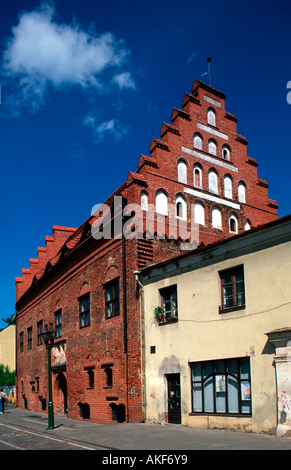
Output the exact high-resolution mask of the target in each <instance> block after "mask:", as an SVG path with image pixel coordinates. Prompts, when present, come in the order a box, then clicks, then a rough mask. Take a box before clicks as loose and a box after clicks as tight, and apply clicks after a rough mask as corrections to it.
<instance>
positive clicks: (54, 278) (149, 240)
mask: <svg viewBox="0 0 291 470" xmlns="http://www.w3.org/2000/svg"><path fill="white" fill-rule="evenodd" d="M236 123H237V118H236V117H235V116H234V115H232V114H230V113H228V112H226V110H225V95H224V94H223V93H221V92H220V91H218V90H216V89H214V88H211V87H209V86H208V85H205V84H204V83H202V82H200V81H198V80H195V81H194V84H193V88H192V94H187V93H186V94H185V95H184V97H183V100H182V109H177V108H174V110H173V113H172V116H171V124H166V123H163V124H162V128H161V132H160V139H156V138H153V139H152V141H151V144H150V156H144V155H141V156H140V159H139V163H138V168H137V170H136V172H129V173H128V178H127V180H126V181H125V182H124V183H123V184H122V185H121V186H120V187H119V188H118V189H117V190H116V191H115V193H114V194H112V195H111V196H110V197H109V198H108V200H107V201H105V204H106V206H104V207H103V208H102V207H101V208H100V209H99V210H97V211H96V212H95V213H94V214H92V216H91V217H90V218H89V219H87V220H86V221H85V222H84V223H83V224H82V225H81V227H79V228H77V229H75V228H68V227H53V236H50V237H46V239H45V242H46V243H45V245H46V246H45V247H44V248H38V249H37V253H38V257H37V258H36V259H30V268H29V269H23V270H22V277H17V278H16V308H17V321H16V325H17V406H19V407H26V408H28V409H31V410H36V411H44V412H45V411H47V401H48V383H47V351H46V348H45V345H44V343H43V339H42V335H41V333H42V332H43V330H44V325H45V324H47V323H50V322H53V324H54V327H55V330H56V332H57V337H56V340H55V343H54V348H53V350H52V375H53V400H54V409H55V412H59V413H64V412H68V415H69V416H70V417H71V418H79V419H91V420H92V421H97V422H104V423H111V422H113V421H121V422H123V421H140V420H142V418H143V414H142V389H141V387H142V385H141V384H142V348H143V344H141V338H142V335H141V328H142V319H141V318H140V305H139V302H140V298H139V292H138V284H137V282H136V276H135V274H134V273H135V271H137V270H138V269H139V268H140V267H142V266H144V265H145V264H147V263H151V262H157V261H161V260H163V259H167V258H170V257H171V256H172V255H173V254H177V252H179V251H180V250H181V247H182V246H181V243H182V242H184V241H187V239H188V240H190V241H193V239H191V237H190V236H189V237H187V236H185V232H183V234H182V235H181V232H180V230H179V228H178V229H177V230H176V225H177V221H179V223H183V221H184V223H185V224H186V226H185V227H186V228H187V230H188V232H186V235H187V233H188V234H192V232H193V227H194V228H195V230H194V233H195V241H196V242H197V243H198V244H201V243H204V244H207V243H210V242H213V241H216V240H219V239H221V238H226V237H229V236H231V235H233V234H235V233H239V232H241V231H244V230H247V229H249V228H251V227H254V226H257V225H261V224H263V223H266V222H270V221H272V220H274V219H276V218H277V209H278V205H277V204H276V202H274V201H272V200H270V199H269V198H268V184H267V183H266V182H265V181H263V180H261V179H259V178H258V176H257V166H258V164H257V162H256V161H255V160H254V159H253V158H250V157H249V156H248V155H247V140H246V139H245V138H244V137H242V136H240V135H238V134H237V129H236ZM117 196H119V198H118V197H117ZM121 197H122V204H123V207H124V208H125V209H126V208H127V210H128V205H129V204H135V205H138V206H139V207H140V211H139V216H140V217H139V219H137V218H136V219H134V220H135V222H137V221H138V220H139V222H140V223H142V224H143V225H142V226H141V225H139V231H140V234H139V236H137V231H135V232H134V230H133V228H132V231H133V234H132V235H133V236H131V237H129V235H128V234H129V231H130V228H131V226H130V225H132V226H133V219H132V218H131V219H130V218H129V219H127V224H128V225H127V232H126V230H125V231H124V233H125V232H126V235H125V236H124V237H122V236H121V234H122V223H121V220H122V219H121V213H122V207H121V206H120V207H119V206H118V204H117V203H118V202H119V201H120V200H121ZM106 207H107V208H108V214H106ZM153 208H154V209H153ZM125 213H126V210H123V214H125ZM128 215H130V211H129V210H128ZM161 221H162V225H160V223H161ZM101 222H102V224H101ZM131 222H132V223H131ZM194 222H195V223H194ZM136 226H137V225H135V228H136ZM161 227H162V228H161ZM178 227H179V226H178ZM101 233H103V235H104V234H105V233H106V234H108V233H109V234H110V236H107V237H105V236H103V237H102V236H100V234H101ZM134 235H135V236H134Z"/></svg>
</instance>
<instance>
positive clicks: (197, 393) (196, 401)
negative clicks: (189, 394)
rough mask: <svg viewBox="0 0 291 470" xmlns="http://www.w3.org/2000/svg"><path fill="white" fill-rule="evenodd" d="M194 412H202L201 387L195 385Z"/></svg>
mask: <svg viewBox="0 0 291 470" xmlns="http://www.w3.org/2000/svg"><path fill="white" fill-rule="evenodd" d="M193 411H202V393H201V385H200V384H194V385H193Z"/></svg>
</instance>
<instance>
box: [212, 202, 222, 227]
mask: <svg viewBox="0 0 291 470" xmlns="http://www.w3.org/2000/svg"><path fill="white" fill-rule="evenodd" d="M212 227H214V228H219V229H221V228H222V219H221V211H220V210H219V209H218V208H217V207H214V208H213V209H212Z"/></svg>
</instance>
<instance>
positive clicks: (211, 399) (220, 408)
mask: <svg viewBox="0 0 291 470" xmlns="http://www.w3.org/2000/svg"><path fill="white" fill-rule="evenodd" d="M190 367H191V375H192V412H193V413H207V414H208V413H209V414H230V415H233V414H234V415H248V416H250V415H251V404H252V403H251V375H250V359H249V357H243V358H236V359H223V360H216V361H205V362H194V363H191V364H190Z"/></svg>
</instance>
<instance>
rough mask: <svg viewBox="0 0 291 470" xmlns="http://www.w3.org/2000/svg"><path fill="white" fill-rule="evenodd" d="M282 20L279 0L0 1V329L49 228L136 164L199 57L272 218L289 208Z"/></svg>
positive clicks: (67, 220)
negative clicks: (262, 183)
mask: <svg viewBox="0 0 291 470" xmlns="http://www.w3.org/2000/svg"><path fill="white" fill-rule="evenodd" d="M290 24H291V5H290V4H288V2H285V1H282V0H279V1H278V0H277V1H269V0H265V1H256V0H255V1H248V0H247V1H235V2H234V1H228V0H224V1H213V0H208V1H207V2H194V1H193V0H180V2H177V1H173V0H167V1H164V0H156V1H151V0H147V1H145V0H139V1H136V0H107V1H106V2H104V1H99V0H82V1H80V0H70V1H68V0H57V1H55V2H39V1H34V0H21V1H20V0H13V1H11V2H5V5H4V6H3V4H2V6H1V14H0V60H1V62H0V84H1V105H0V158H1V184H0V196H1V199H0V200H1V229H2V230H1V248H2V249H1V251H2V253H1V259H2V269H1V274H0V277H1V278H0V286H1V287H0V289H1V290H0V296H1V309H0V328H1V327H4V326H6V324H5V323H3V322H2V318H7V317H8V316H10V315H11V314H13V313H14V311H15V305H14V304H15V294H14V288H15V286H14V278H15V276H21V270H22V268H28V267H29V258H34V257H37V246H45V236H46V235H52V226H53V225H64V226H71V227H78V226H79V225H80V224H81V223H82V222H83V221H84V220H85V219H86V218H87V217H88V216H89V215H90V212H91V208H92V207H93V205H95V204H97V203H101V202H103V201H104V200H105V199H106V197H107V196H108V195H110V194H111V193H112V192H113V191H114V190H115V189H116V188H117V187H118V186H119V185H120V184H121V183H122V182H123V181H124V180H125V179H126V177H127V173H128V171H129V170H131V171H135V170H136V168H137V162H138V159H139V156H140V154H142V153H143V154H145V155H149V145H150V141H151V138H152V137H157V138H159V133H160V129H161V125H162V123H163V121H165V122H170V116H171V112H172V109H173V107H180V106H181V101H182V98H183V95H184V92H191V87H192V84H193V81H194V79H195V77H197V78H198V79H203V80H205V81H207V77H204V78H202V77H201V75H202V74H203V73H204V72H206V70H207V62H206V59H207V57H211V59H212V62H211V67H212V85H213V86H214V87H215V88H217V89H219V90H221V91H222V92H224V93H225V94H226V96H227V98H226V109H227V111H229V112H230V113H233V114H235V115H236V116H237V118H238V132H239V133H240V134H241V135H243V136H244V137H246V138H247V139H248V141H249V144H248V155H249V156H250V157H253V158H255V159H256V160H257V161H258V162H259V167H258V175H259V177H260V178H263V179H265V180H267V181H268V183H269V184H270V187H269V197H270V198H272V199H275V200H276V201H277V202H278V203H279V216H280V217H282V216H284V215H287V214H290V212H291V211H290V206H291V204H290V195H291V185H290V174H291V163H290V160H291V154H290V153H291V151H290V148H291V146H290V123H291V104H288V101H287V93H288V88H287V84H288V82H289V81H290V80H291V61H290V50H291V39H290V38H291V35H290ZM290 91H291V82H290ZM290 103H291V100H290Z"/></svg>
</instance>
